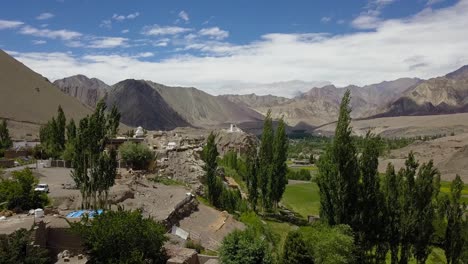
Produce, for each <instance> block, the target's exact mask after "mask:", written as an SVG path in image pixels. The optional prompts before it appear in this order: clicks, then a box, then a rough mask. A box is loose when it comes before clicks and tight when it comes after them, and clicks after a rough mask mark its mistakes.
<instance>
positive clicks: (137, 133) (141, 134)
mask: <svg viewBox="0 0 468 264" xmlns="http://www.w3.org/2000/svg"><path fill="white" fill-rule="evenodd" d="M144 136H145V131H143V128H142V127H141V126H139V127H137V130H136V131H135V136H134V137H135V138H138V137H144Z"/></svg>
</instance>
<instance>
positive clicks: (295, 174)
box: [286, 169, 312, 181]
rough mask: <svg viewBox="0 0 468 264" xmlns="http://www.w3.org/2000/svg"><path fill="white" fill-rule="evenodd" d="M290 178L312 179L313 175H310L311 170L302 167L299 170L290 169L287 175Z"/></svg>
mask: <svg viewBox="0 0 468 264" xmlns="http://www.w3.org/2000/svg"><path fill="white" fill-rule="evenodd" d="M286 176H287V177H288V179H289V180H298V181H310V179H311V178H312V176H311V175H310V172H309V170H306V169H300V170H298V171H296V170H291V169H288V173H287V175H286Z"/></svg>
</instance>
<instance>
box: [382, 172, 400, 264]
mask: <svg viewBox="0 0 468 264" xmlns="http://www.w3.org/2000/svg"><path fill="white" fill-rule="evenodd" d="M383 180H384V181H383V184H382V193H383V196H384V206H385V210H384V221H383V223H381V224H383V225H385V233H384V234H385V237H384V240H385V241H387V243H388V245H389V248H390V253H391V254H390V255H391V263H392V264H398V247H399V245H400V214H401V208H400V203H399V199H400V192H401V191H400V182H399V177H397V175H396V174H395V168H394V167H393V165H392V164H391V163H389V164H388V165H387V171H386V172H385V177H384V178H383Z"/></svg>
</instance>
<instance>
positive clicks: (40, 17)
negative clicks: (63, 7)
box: [36, 13, 55, 20]
mask: <svg viewBox="0 0 468 264" xmlns="http://www.w3.org/2000/svg"><path fill="white" fill-rule="evenodd" d="M54 16H55V15H54V14H52V13H42V14H40V15H38V16H37V17H36V19H37V20H46V19H50V18H53V17H54Z"/></svg>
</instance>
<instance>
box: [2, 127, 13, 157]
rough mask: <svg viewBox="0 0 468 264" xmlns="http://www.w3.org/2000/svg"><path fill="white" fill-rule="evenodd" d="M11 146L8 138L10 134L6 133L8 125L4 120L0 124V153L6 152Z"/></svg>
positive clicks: (11, 143)
mask: <svg viewBox="0 0 468 264" xmlns="http://www.w3.org/2000/svg"><path fill="white" fill-rule="evenodd" d="M12 146H13V142H12V141H11V138H10V132H9V131H8V125H7V122H6V120H5V119H3V120H2V122H1V123H0V152H2V150H7V149H9V148H11V147H12ZM2 153H3V152H2Z"/></svg>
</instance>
